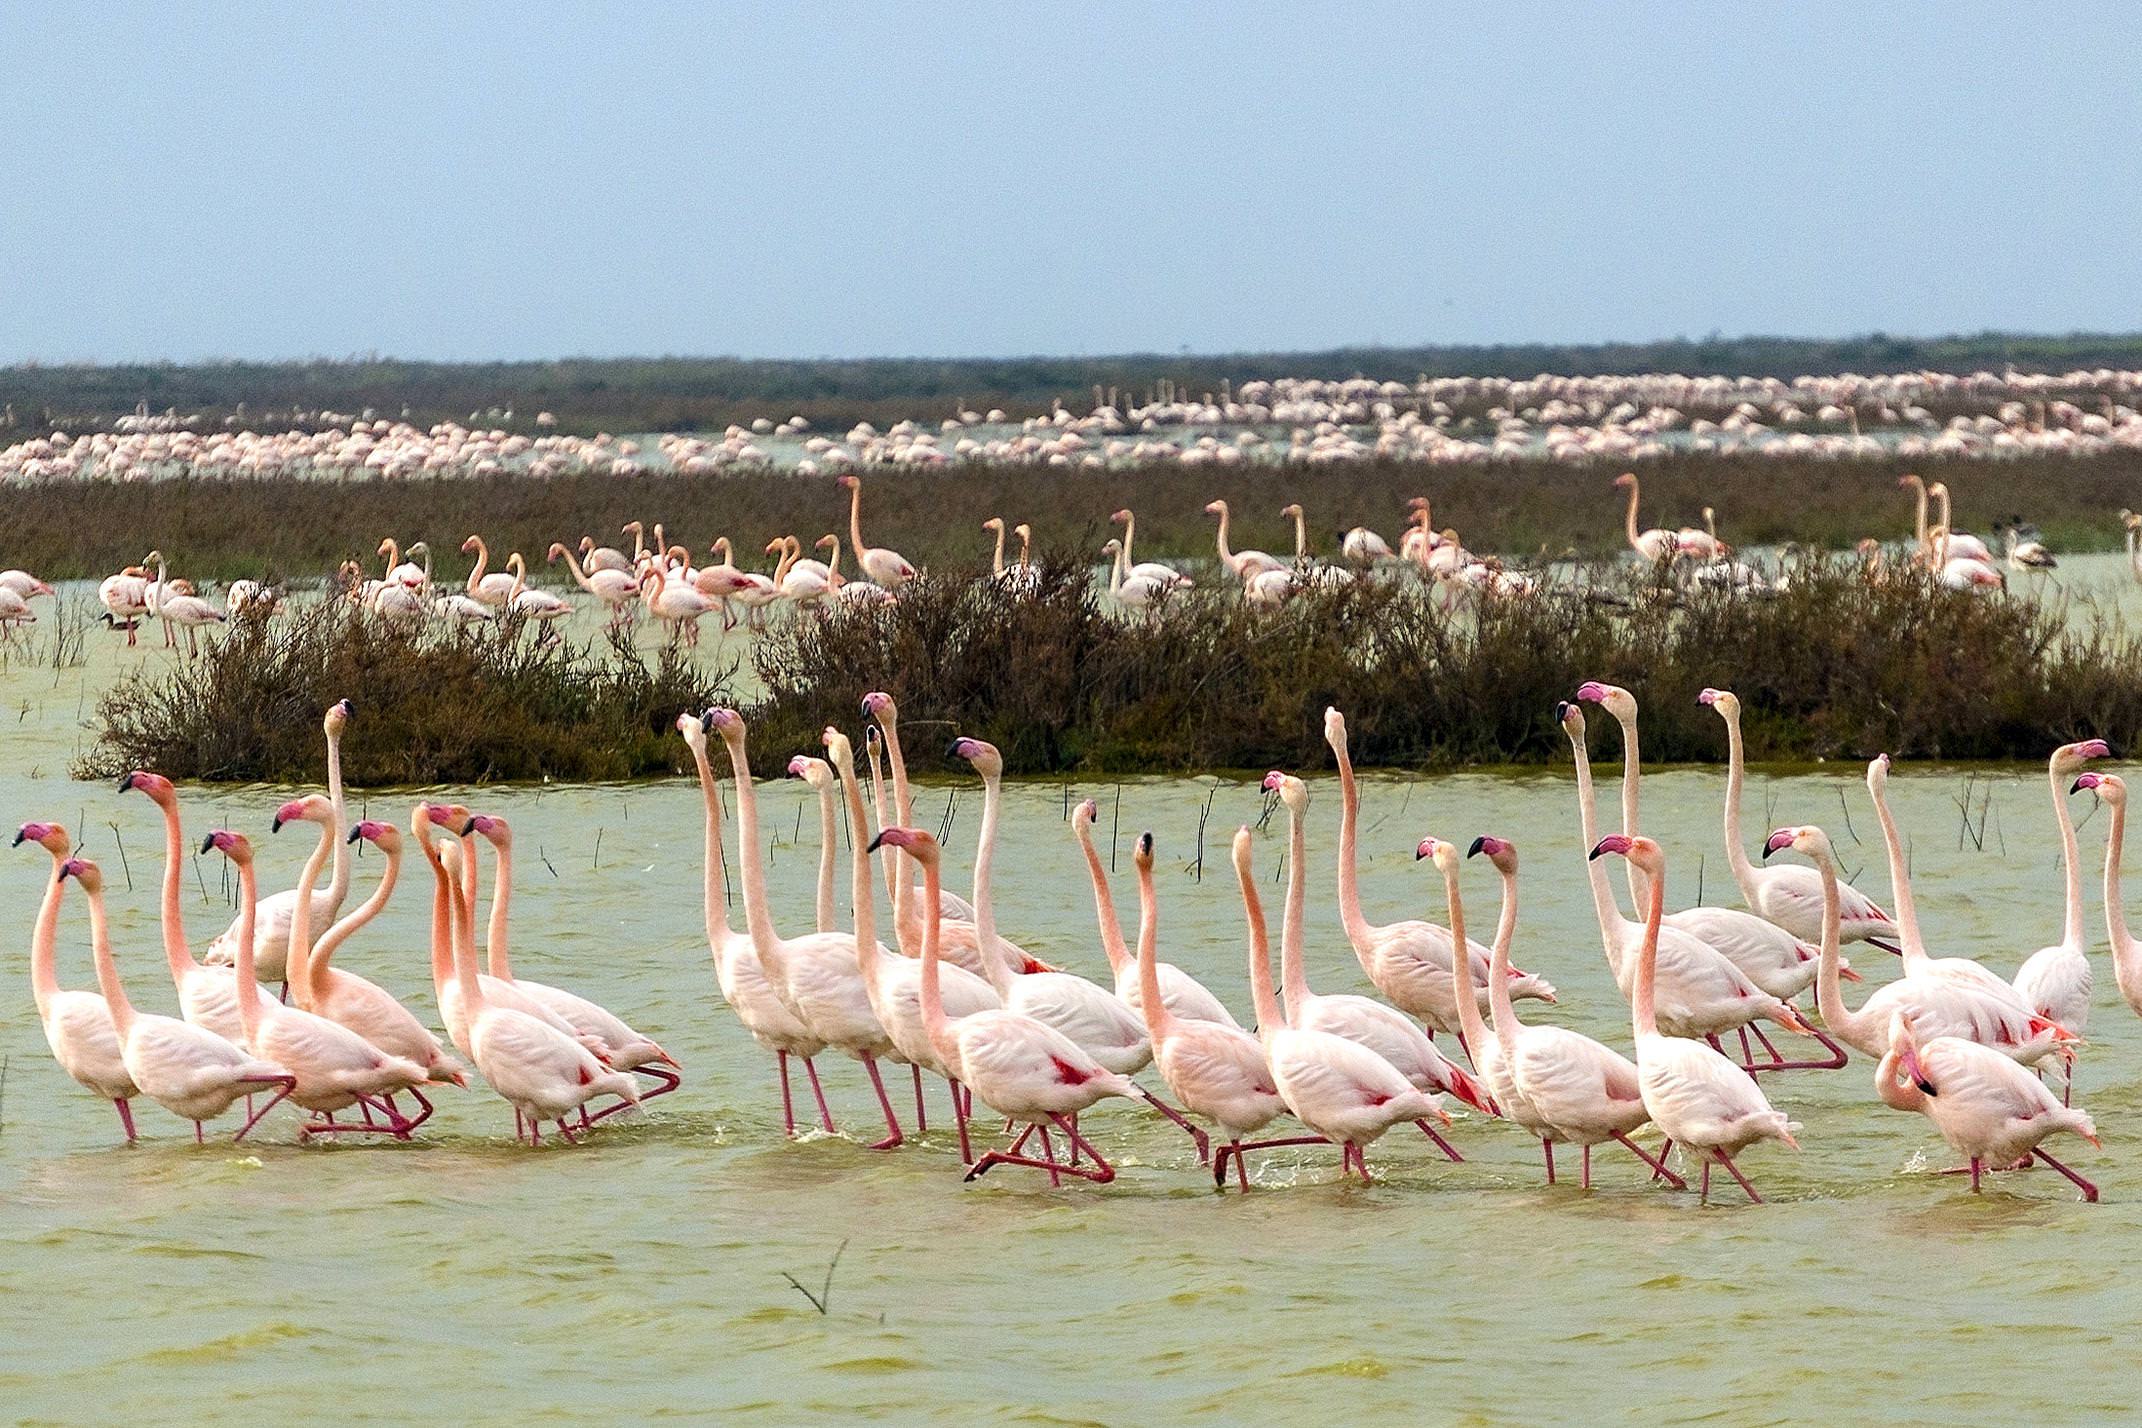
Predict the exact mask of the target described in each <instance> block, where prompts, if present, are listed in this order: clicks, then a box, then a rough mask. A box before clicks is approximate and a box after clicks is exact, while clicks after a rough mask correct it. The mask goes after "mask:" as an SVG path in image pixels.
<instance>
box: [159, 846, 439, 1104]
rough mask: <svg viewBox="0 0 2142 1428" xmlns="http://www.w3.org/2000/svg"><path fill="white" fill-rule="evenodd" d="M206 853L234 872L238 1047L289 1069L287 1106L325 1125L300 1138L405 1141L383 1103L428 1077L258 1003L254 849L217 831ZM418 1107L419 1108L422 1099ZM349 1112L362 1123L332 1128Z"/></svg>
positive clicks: (312, 1018) (290, 1010) (295, 1011)
mask: <svg viewBox="0 0 2142 1428" xmlns="http://www.w3.org/2000/svg"><path fill="white" fill-rule="evenodd" d="M211 849H213V850H214V851H216V852H219V853H221V854H223V856H224V857H226V858H228V859H230V861H231V863H232V864H233V865H234V866H236V868H237V869H238V905H239V909H240V916H241V917H242V918H243V919H244V921H243V923H242V924H241V928H240V931H239V934H238V961H237V971H238V1023H239V1026H240V1028H241V1029H242V1031H243V1032H244V1037H245V1039H244V1042H243V1043H242V1044H243V1045H244V1046H245V1048H246V1049H247V1050H248V1051H251V1052H252V1053H253V1054H254V1055H255V1056H258V1057H259V1058H261V1059H262V1060H264V1061H268V1062H272V1063H273V1064H275V1065H277V1066H282V1067H286V1068H288V1069H289V1071H290V1074H291V1075H292V1076H294V1077H296V1078H297V1084H296V1085H295V1086H293V1087H292V1088H291V1091H290V1100H291V1102H292V1103H293V1104H295V1105H298V1106H302V1107H304V1108H305V1109H306V1110H308V1111H312V1112H314V1113H316V1114H318V1115H320V1116H323V1117H324V1119H323V1120H319V1121H309V1122H307V1123H306V1124H305V1126H304V1127H303V1128H302V1129H301V1130H300V1132H299V1134H300V1136H301V1137H304V1136H312V1135H324V1134H329V1133H333V1132H337V1131H355V1132H360V1133H376V1132H378V1131H381V1130H384V1131H386V1132H387V1133H388V1134H390V1135H392V1136H394V1137H395V1138H396V1139H397V1140H406V1139H408V1136H409V1128H410V1126H411V1125H412V1124H413V1123H412V1122H411V1121H409V1120H407V1119H406V1118H405V1117H403V1115H402V1114H401V1113H400V1112H399V1111H396V1110H392V1109H390V1108H389V1107H388V1106H387V1105H386V1104H385V1101H384V1098H385V1097H387V1096H391V1095H393V1094H395V1093H397V1092H401V1091H409V1092H412V1093H414V1092H415V1091H416V1088H417V1087H419V1086H421V1085H423V1084H424V1083H425V1082H426V1081H428V1080H430V1079H431V1073H430V1072H429V1071H427V1070H426V1069H425V1068H424V1067H422V1066H419V1065H417V1063H416V1062H414V1061H411V1060H410V1059H409V1058H407V1057H406V1056H392V1055H389V1054H388V1053H386V1052H384V1051H381V1050H380V1049H379V1048H378V1047H376V1046H374V1045H373V1044H372V1043H371V1042H369V1041H366V1040H365V1039H364V1038H363V1037H361V1036H359V1035H358V1034H357V1033H356V1032H354V1031H351V1030H350V1029H349V1028H348V1027H346V1026H342V1025H339V1024H338V1023H336V1022H332V1021H329V1020H328V1019H327V1018H326V1017H323V1016H316V1015H314V1014H313V1013H311V1012H308V1011H304V1010H302V1009H301V1008H298V1007H286V1006H284V1005H282V1004H281V1003H279V1002H276V1001H273V1000H271V999H269V998H266V997H263V996H261V995H260V984H259V981H258V979H257V978H256V977H255V975H254V968H253V918H252V916H251V913H252V909H253V902H254V897H255V891H254V889H255V880H254V875H253V845H252V844H251V843H250V842H249V841H248V840H247V839H246V837H245V835H243V834H241V833H233V832H231V831H230V830H229V829H227V828H218V829H216V830H214V831H213V832H211V833H210V834H209V835H208V836H207V837H206V838H204V839H202V840H201V851H202V852H203V853H207V852H209V851H210V850H211ZM417 1099H418V1101H419V1102H420V1103H421V1102H422V1097H421V1096H418V1097H417ZM350 1106H357V1107H359V1108H360V1109H361V1110H362V1111H363V1112H364V1121H363V1123H362V1124H359V1125H350V1124H347V1123H343V1124H337V1123H336V1121H335V1114H334V1113H335V1112H336V1111H339V1110H344V1109H347V1108H348V1107H350ZM374 1111H378V1112H380V1113H382V1114H384V1115H385V1116H386V1118H387V1123H386V1125H384V1126H380V1125H375V1124H374V1123H373V1120H372V1113H373V1112H374Z"/></svg>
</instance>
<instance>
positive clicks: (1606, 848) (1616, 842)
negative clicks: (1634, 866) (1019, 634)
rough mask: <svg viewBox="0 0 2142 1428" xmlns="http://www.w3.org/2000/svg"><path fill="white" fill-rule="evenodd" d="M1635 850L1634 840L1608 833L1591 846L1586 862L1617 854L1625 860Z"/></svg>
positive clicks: (1618, 834) (1622, 835)
mask: <svg viewBox="0 0 2142 1428" xmlns="http://www.w3.org/2000/svg"><path fill="white" fill-rule="evenodd" d="M1635 850H1636V840H1635V839H1634V838H1630V837H1627V836H1626V835H1624V834H1620V833H1609V834H1607V835H1606V837H1604V838H1601V839H1600V840H1599V841H1598V843H1596V844H1595V845H1593V847H1592V851H1591V853H1590V854H1589V855H1588V856H1587V858H1586V861H1587V862H1589V861H1592V860H1593V859H1597V858H1603V857H1605V856H1607V855H1608V854H1609V853H1613V854H1618V855H1619V856H1621V857H1624V858H1626V857H1628V856H1629V855H1630V854H1631V853H1633V852H1635Z"/></svg>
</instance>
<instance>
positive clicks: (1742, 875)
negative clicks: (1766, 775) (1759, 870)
mask: <svg viewBox="0 0 2142 1428" xmlns="http://www.w3.org/2000/svg"><path fill="white" fill-rule="evenodd" d="M1725 728H1726V776H1725V855H1726V863H1727V864H1728V865H1729V866H1730V867H1731V868H1732V869H1733V881H1734V882H1736V883H1739V884H1740V895H1741V897H1743V898H1744V899H1746V900H1747V903H1748V906H1749V907H1750V908H1753V907H1754V906H1755V888H1756V881H1755V864H1753V863H1751V862H1750V861H1748V850H1747V848H1746V847H1745V846H1743V845H1742V843H1741V841H1740V794H1741V789H1742V787H1743V785H1744V784H1745V782H1746V779H1747V769H1748V766H1747V755H1746V753H1745V751H1744V748H1743V745H1742V744H1741V740H1740V710H1738V709H1733V710H1730V711H1728V712H1727V714H1726V716H1725Z"/></svg>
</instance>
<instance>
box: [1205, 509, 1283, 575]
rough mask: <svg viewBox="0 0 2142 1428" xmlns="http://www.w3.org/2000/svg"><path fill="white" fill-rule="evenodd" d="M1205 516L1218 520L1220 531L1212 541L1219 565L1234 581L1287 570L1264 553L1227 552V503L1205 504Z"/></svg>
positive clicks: (1228, 519) (1277, 559)
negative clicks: (1217, 518) (1262, 573)
mask: <svg viewBox="0 0 2142 1428" xmlns="http://www.w3.org/2000/svg"><path fill="white" fill-rule="evenodd" d="M1205 514H1206V515H1208V516H1218V517H1219V518H1220V529H1219V531H1218V533H1217V534H1216V535H1215V536H1214V541H1215V543H1216V544H1217V545H1218V547H1219V552H1220V564H1221V565H1223V566H1225V567H1226V568H1227V570H1228V571H1229V573H1231V574H1232V575H1233V576H1234V577H1235V579H1237V580H1241V581H1245V582H1246V581H1248V580H1249V578H1250V577H1251V576H1253V575H1256V574H1259V573H1261V572H1263V571H1267V570H1285V569H1286V568H1287V563H1286V562H1285V561H1283V560H1281V559H1280V558H1279V557H1278V556H1276V555H1271V554H1268V553H1267V552H1265V551H1261V550H1229V549H1228V548H1227V527H1228V523H1229V521H1230V520H1231V519H1232V517H1231V516H1230V514H1229V512H1228V509H1227V502H1225V501H1212V502H1209V503H1207V505H1206V507H1205Z"/></svg>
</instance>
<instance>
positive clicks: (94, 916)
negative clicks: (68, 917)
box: [40, 888, 134, 1040]
mask: <svg viewBox="0 0 2142 1428" xmlns="http://www.w3.org/2000/svg"><path fill="white" fill-rule="evenodd" d="M89 953H90V956H91V958H92V959H94V960H95V962H96V964H97V990H98V991H99V992H102V993H103V994H104V1002H105V1005H107V1006H109V1007H110V1008H111V1009H112V1026H113V1028H114V1029H115V1030H116V1031H118V1033H119V1036H120V1039H121V1040H124V1039H125V1038H126V1035H127V1031H128V1029H129V1028H131V1027H132V1026H133V1025H134V1004H133V1003H132V1002H130V1001H128V1000H127V996H126V984H125V983H124V982H121V981H120V980H119V964H118V963H117V962H116V961H114V960H113V959H112V938H111V928H110V927H109V926H108V925H107V924H106V922H105V920H104V891H103V889H101V888H99V889H96V890H94V891H91V892H90V893H89ZM40 1010H42V1008H40Z"/></svg>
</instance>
